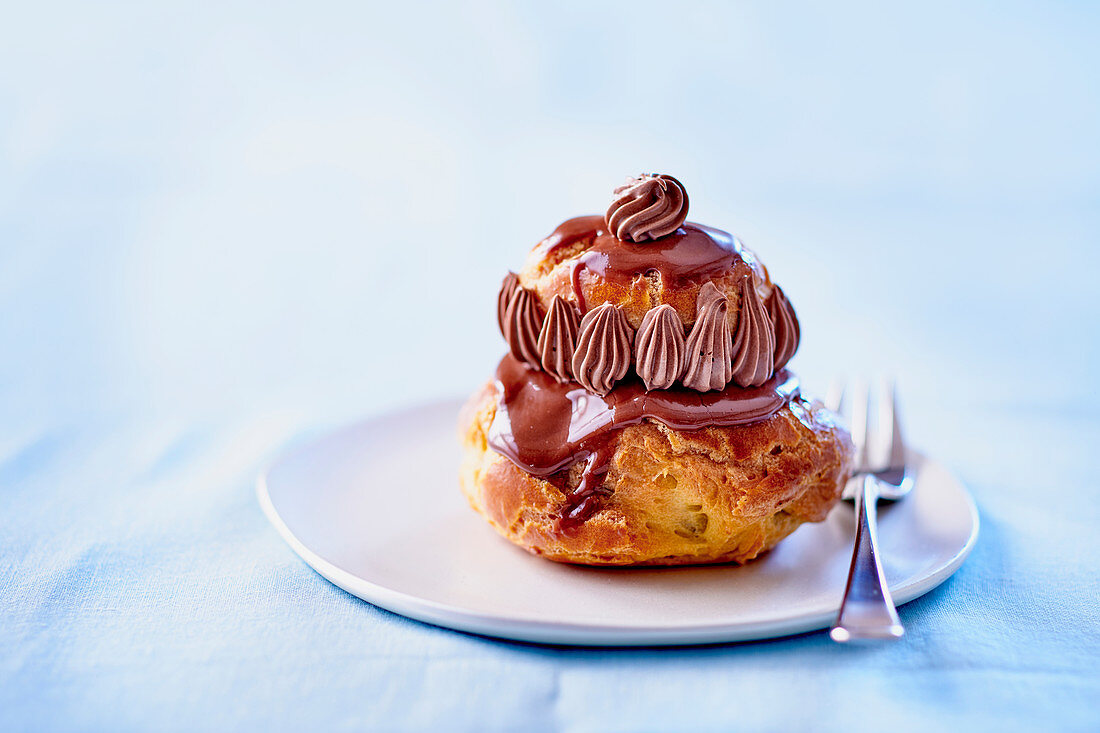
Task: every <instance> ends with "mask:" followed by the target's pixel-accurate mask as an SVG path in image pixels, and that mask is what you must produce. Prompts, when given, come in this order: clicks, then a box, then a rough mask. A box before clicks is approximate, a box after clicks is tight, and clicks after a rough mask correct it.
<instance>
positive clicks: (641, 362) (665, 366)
mask: <svg viewBox="0 0 1100 733" xmlns="http://www.w3.org/2000/svg"><path fill="white" fill-rule="evenodd" d="M634 354H635V365H634V369H635V371H637V372H638V376H639V377H641V378H642V381H644V382H645V386H646V389H668V388H669V387H671V386H672V385H673V384H675V383H676V380H677V379H679V378H680V375H681V374H683V372H684V355H685V349H684V323H683V321H681V320H680V316H679V314H678V313H676V309H675V308H673V307H672V306H671V305H668V304H667V303H666V304H664V305H659V306H657V307H656V308H653V309H651V310H649V311H647V312H646V314H645V316H643V317H642V324H641V325H640V326H638V335H637V337H636V339H635V342H634Z"/></svg>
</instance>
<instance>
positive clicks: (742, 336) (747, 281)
mask: <svg viewBox="0 0 1100 733" xmlns="http://www.w3.org/2000/svg"><path fill="white" fill-rule="evenodd" d="M740 294H741V313H740V314H739V315H738V317H737V333H736V335H735V336H734V337H733V381H735V382H737V384H739V385H741V386H742V387H758V386H760V385H761V384H763V383H764V382H766V381H767V380H768V378H769V377H771V375H772V372H774V371H775V334H774V333H773V332H772V321H771V318H769V317H768V313H767V311H766V310H765V309H764V303H763V302H762V301H761V300H760V294H759V293H757V292H756V275H749V276H748V277H745V278H742V279H741V283H740Z"/></svg>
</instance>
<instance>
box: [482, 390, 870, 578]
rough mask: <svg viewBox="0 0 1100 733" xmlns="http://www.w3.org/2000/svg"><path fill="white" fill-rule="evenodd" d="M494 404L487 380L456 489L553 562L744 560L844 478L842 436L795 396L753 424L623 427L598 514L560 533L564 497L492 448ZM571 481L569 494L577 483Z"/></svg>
mask: <svg viewBox="0 0 1100 733" xmlns="http://www.w3.org/2000/svg"><path fill="white" fill-rule="evenodd" d="M498 406H499V394H498V393H497V388H496V386H495V385H494V384H493V383H492V382H490V383H489V384H487V385H486V386H485V387H484V388H483V389H482V390H481V391H480V392H478V393H477V394H475V395H474V396H473V398H471V400H470V401H469V402H468V403H467V405H466V407H465V408H464V410H463V413H462V417H461V425H460V437H461V441H462V445H463V451H464V459H463V464H462V468H461V471H460V478H461V485H462V489H463V491H464V493H465V494H466V498H467V499H468V500H469V502H470V505H471V506H472V507H473V508H474V509H475V510H476V511H477V512H478V513H480V514H481V515H482V516H484V517H485V518H486V519H487V520H488V521H489V523H490V524H491V525H492V526H493V527H494V528H495V529H496V530H497V532H499V533H500V534H501V535H503V536H504V537H506V538H507V539H509V540H510V541H512V542H514V543H515V544H517V545H519V546H521V547H523V548H524V549H526V550H528V551H529V552H532V553H534V554H536V555H541V556H543V557H546V558H548V559H551V560H557V561H560V562H568V563H578V564H584V565H686V564H699V563H719V562H738V563H743V562H746V561H748V560H751V559H753V558H755V557H757V556H758V555H760V553H762V552H765V551H766V550H768V549H770V548H772V547H774V546H775V545H776V543H778V542H779V541H780V540H781V539H783V538H784V537H786V536H787V535H789V534H790V533H791V532H793V531H794V530H795V529H796V528H797V527H798V526H799V525H801V524H802V523H803V522H817V521H821V520H823V519H824V518H825V516H826V514H828V512H829V510H830V509H831V508H832V507H833V505H834V504H835V503H836V502H837V500H838V499H839V497H840V493H841V490H842V488H843V486H844V483H845V481H846V480H847V478H848V476H849V472H850V466H851V456H852V444H851V440H850V439H849V437H848V435H847V433H846V432H845V431H844V430H843V429H841V428H840V427H839V426H838V425H837V424H836V423H835V422H834V418H833V417H832V415H831V414H830V413H829V412H828V411H827V410H825V409H824V408H823V407H822V406H821V405H820V404H819V403H815V402H809V401H807V400H804V399H802V398H800V397H796V398H794V399H792V400H791V402H790V403H789V405H788V406H786V407H784V408H783V409H781V410H780V411H779V412H778V413H776V414H774V415H772V416H771V417H770V418H768V419H765V420H762V421H759V422H756V423H752V424H749V425H742V426H735V427H711V428H705V429H702V430H693V431H678V430H673V429H670V428H667V427H665V426H664V425H661V424H660V423H657V422H653V421H645V422H642V423H640V424H637V425H632V426H629V427H626V428H624V429H623V430H622V431H621V433H620V436H619V439H618V444H617V447H616V449H615V453H614V456H613V458H612V459H611V465H610V470H609V472H608V474H607V478H606V482H605V486H606V487H607V488H608V489H609V490H610V493H609V495H608V496H607V497H606V498H605V499H604V500H603V502H602V504H601V506H600V508H599V509H598V510H597V511H596V512H595V514H593V515H592V516H591V517H589V518H588V519H587V520H586V521H585V522H584V523H583V524H581V525H579V526H577V527H572V528H568V529H564V530H563V529H562V528H561V525H560V522H559V519H560V517H561V516H562V513H563V508H564V507H565V506H566V495H565V493H563V491H562V490H561V489H558V488H557V487H556V486H555V485H554V484H553V483H551V482H550V481H547V480H544V479H542V478H539V477H537V476H533V475H531V474H528V473H526V472H525V471H523V470H522V469H520V468H519V467H517V466H516V465H515V464H514V463H512V462H511V461H510V460H508V459H507V458H505V457H504V456H502V455H500V454H499V453H497V452H495V451H494V450H493V449H492V448H490V447H489V444H488V431H489V426H490V424H491V423H492V421H493V417H494V415H495V413H496V410H497V409H498ZM579 468H580V466H579V465H578V466H576V467H575V469H579ZM572 474H575V475H570V477H569V479H568V481H567V484H566V487H565V488H566V489H570V490H571V489H572V488H574V487H575V485H576V483H577V481H578V480H579V470H576V471H574V472H572Z"/></svg>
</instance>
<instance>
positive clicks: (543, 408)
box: [489, 354, 799, 529]
mask: <svg viewBox="0 0 1100 733" xmlns="http://www.w3.org/2000/svg"><path fill="white" fill-rule="evenodd" d="M496 383H497V389H498V391H499V393H500V404H499V406H498V407H497V411H496V416H495V417H494V418H493V423H492V425H491V426H490V428H489V445H490V446H491V447H492V448H493V450H495V451H496V452H498V453H500V454H501V455H503V456H505V457H506V458H508V459H509V460H511V461H512V462H513V463H515V464H516V465H517V466H518V467H519V468H521V469H522V470H524V471H526V472H527V473H530V474H532V475H535V476H540V477H543V478H546V479H548V480H550V481H551V482H553V483H554V484H555V485H557V486H558V487H559V488H561V489H562V490H563V491H564V490H565V488H564V487H565V479H566V474H567V472H568V470H569V469H570V468H571V467H572V466H573V465H574V464H576V463H578V462H580V461H584V462H585V464H584V468H583V471H582V473H581V481H580V484H579V485H578V486H577V487H576V489H574V490H573V491H572V492H571V493H569V494H568V500H567V502H566V506H565V509H564V511H563V514H562V517H561V520H560V523H561V527H562V529H569V528H571V527H575V526H576V525H578V524H580V523H582V522H583V521H584V520H585V519H587V518H588V517H589V516H591V515H592V513H593V512H595V511H596V509H597V508H598V507H599V502H600V498H601V497H602V496H605V495H607V494H608V493H609V492H608V491H607V490H606V489H604V487H603V477H604V476H605V475H606V474H607V471H608V469H609V468H610V462H611V458H612V456H613V455H614V454H615V445H616V443H617V437H618V433H619V431H620V430H621V429H622V428H625V427H627V426H628V425H636V424H638V423H640V422H642V420H645V419H647V418H648V419H650V420H656V421H657V422H660V423H663V424H664V425H666V426H668V427H670V428H673V429H675V430H699V429H701V428H705V427H712V426H723V427H728V426H732V425H744V424H746V423H751V422H756V421H758V420H763V419H764V418H767V417H769V416H771V415H773V414H775V413H776V412H778V411H779V410H780V409H781V408H782V407H783V406H784V405H786V404H787V402H788V401H789V400H790V399H791V398H792V397H794V396H795V395H797V394H798V389H799V387H798V379H797V378H796V377H795V376H794V375H793V374H792V373H791V372H789V371H787V370H785V369H784V370H781V371H779V372H777V373H776V374H775V375H774V376H773V377H772V378H771V379H769V380H768V381H766V382H765V383H764V384H762V385H761V386H759V387H750V388H748V389H745V388H742V387H738V386H737V385H736V384H733V383H731V384H730V385H728V386H727V387H726V389H724V390H721V391H716V392H706V393H700V392H695V391H693V390H690V389H685V388H679V387H677V388H672V389H663V390H654V391H652V392H650V391H647V390H646V389H645V385H643V384H642V382H641V380H639V379H638V378H637V377H630V378H628V379H627V380H625V381H623V382H620V383H619V384H618V385H616V386H615V388H614V389H612V390H611V391H610V392H608V393H607V394H606V395H603V396H602V397H601V396H600V395H596V394H593V393H591V392H588V391H586V390H585V389H584V388H583V387H581V386H580V385H579V384H577V383H576V382H566V383H564V384H563V383H559V382H557V381H556V380H555V379H554V378H553V377H551V376H550V375H548V374H546V373H544V372H541V371H539V370H537V369H533V368H531V367H529V366H528V365H526V364H524V363H522V362H520V361H518V360H516V359H515V358H514V357H512V356H511V354H509V355H507V356H505V357H504V358H503V359H502V360H501V362H500V364H499V365H498V366H497V371H496Z"/></svg>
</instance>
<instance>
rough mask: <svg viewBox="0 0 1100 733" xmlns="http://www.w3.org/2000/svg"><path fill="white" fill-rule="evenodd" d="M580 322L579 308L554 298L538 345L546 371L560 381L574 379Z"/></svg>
mask: <svg viewBox="0 0 1100 733" xmlns="http://www.w3.org/2000/svg"><path fill="white" fill-rule="evenodd" d="M580 320H581V317H580V315H579V314H578V313H577V308H576V306H574V305H573V304H572V303H570V302H569V301H567V300H566V299H565V298H563V297H561V296H560V295H555V296H554V300H553V301H551V303H550V310H548V311H547V312H546V319H545V320H543V322H542V331H541V332H540V333H539V343H538V346H539V359H540V361H541V363H542V368H543V369H544V370H545V371H546V373H547V374H549V375H551V376H552V377H554V379H556V380H558V381H559V382H568V381H569V380H570V379H572V378H573V353H574V351H575V348H576V344H577V331H578V330H579V329H580Z"/></svg>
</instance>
